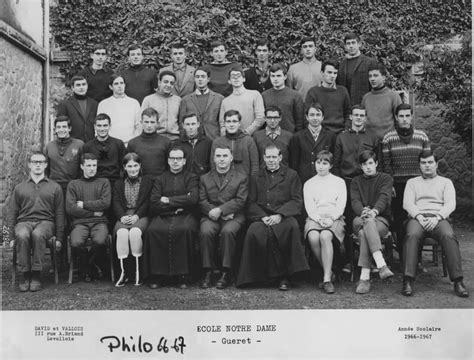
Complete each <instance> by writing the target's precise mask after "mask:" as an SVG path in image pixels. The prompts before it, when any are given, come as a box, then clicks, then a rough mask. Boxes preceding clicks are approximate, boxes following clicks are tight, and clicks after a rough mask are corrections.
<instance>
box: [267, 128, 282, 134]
mask: <svg viewBox="0 0 474 360" xmlns="http://www.w3.org/2000/svg"><path fill="white" fill-rule="evenodd" d="M270 134H276V135H278V136H280V135H281V127H280V126H278V128H276V129H275V130H274V131H273V130H271V129H269V128H268V126H267V127H266V128H265V135H267V136H269V135H270Z"/></svg>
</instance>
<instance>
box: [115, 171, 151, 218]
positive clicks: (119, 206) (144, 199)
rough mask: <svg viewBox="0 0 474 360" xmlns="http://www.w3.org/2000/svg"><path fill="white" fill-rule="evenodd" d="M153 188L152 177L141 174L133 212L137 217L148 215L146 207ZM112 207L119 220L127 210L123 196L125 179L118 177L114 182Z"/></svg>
mask: <svg viewBox="0 0 474 360" xmlns="http://www.w3.org/2000/svg"><path fill="white" fill-rule="evenodd" d="M152 189H153V178H152V177H151V176H143V177H142V179H141V183H140V189H139V190H138V198H137V203H136V206H135V213H134V215H137V216H138V217H139V218H142V217H145V216H148V208H149V204H150V194H151V190H152ZM112 209H113V211H114V214H115V217H116V218H117V219H118V220H120V218H121V217H122V216H124V215H125V214H126V212H127V200H126V198H125V181H124V180H123V179H120V180H118V181H116V182H115V186H114V192H113V196H112Z"/></svg>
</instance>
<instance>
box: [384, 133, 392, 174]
mask: <svg viewBox="0 0 474 360" xmlns="http://www.w3.org/2000/svg"><path fill="white" fill-rule="evenodd" d="M381 148H382V151H381V152H382V169H383V172H384V173H386V174H389V175H392V176H393V171H392V157H391V156H390V144H389V141H388V138H387V136H384V138H383V140H382V146H381Z"/></svg>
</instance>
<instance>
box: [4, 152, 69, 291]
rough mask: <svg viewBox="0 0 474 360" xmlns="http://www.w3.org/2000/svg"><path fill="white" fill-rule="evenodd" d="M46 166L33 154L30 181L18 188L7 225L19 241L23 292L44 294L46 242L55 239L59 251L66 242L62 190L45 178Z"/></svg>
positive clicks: (43, 157)
mask: <svg viewBox="0 0 474 360" xmlns="http://www.w3.org/2000/svg"><path fill="white" fill-rule="evenodd" d="M47 166H48V165H47V161H46V156H45V155H44V154H43V153H41V152H34V153H33V154H32V155H31V156H30V158H29V161H28V168H29V169H30V175H29V178H28V180H25V181H23V182H22V183H20V184H18V185H17V186H15V189H14V190H13V194H12V196H11V202H10V209H9V212H8V225H9V231H10V234H12V235H13V236H14V238H15V240H16V241H15V246H16V251H17V257H18V269H19V271H20V272H22V273H23V281H21V282H20V286H19V287H20V291H21V292H25V291H38V290H41V280H40V274H41V270H42V269H43V263H44V252H45V249H46V241H47V240H48V239H50V238H51V237H52V236H53V235H55V236H56V249H57V251H59V250H60V249H61V244H62V241H63V234H64V221H65V218H64V197H63V193H62V190H61V187H60V186H59V185H58V184H57V183H56V182H54V181H52V180H50V179H48V178H47V177H46V175H45V170H46V167H47ZM31 251H33V257H32V259H30V254H31Z"/></svg>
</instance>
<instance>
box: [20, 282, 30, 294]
mask: <svg viewBox="0 0 474 360" xmlns="http://www.w3.org/2000/svg"><path fill="white" fill-rule="evenodd" d="M18 287H19V288H20V291H21V292H25V291H29V290H30V279H25V280H23V282H22V283H20V285H19V286H18Z"/></svg>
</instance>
